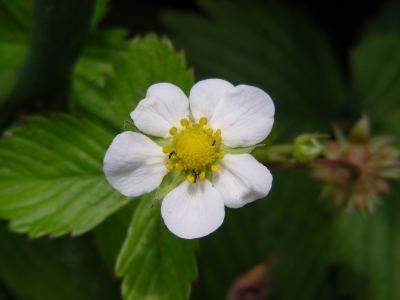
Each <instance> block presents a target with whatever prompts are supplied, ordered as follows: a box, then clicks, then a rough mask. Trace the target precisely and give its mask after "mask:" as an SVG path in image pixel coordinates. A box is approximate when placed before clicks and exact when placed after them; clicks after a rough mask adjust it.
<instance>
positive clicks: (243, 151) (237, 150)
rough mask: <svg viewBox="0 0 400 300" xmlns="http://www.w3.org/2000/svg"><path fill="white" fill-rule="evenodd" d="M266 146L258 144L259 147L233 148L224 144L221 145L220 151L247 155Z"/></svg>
mask: <svg viewBox="0 0 400 300" xmlns="http://www.w3.org/2000/svg"><path fill="white" fill-rule="evenodd" d="M264 146H265V145H264V144H257V145H253V146H248V147H238V148H231V147H228V146H226V145H224V144H221V145H220V146H219V149H220V150H221V151H224V152H225V153H226V154H247V153H250V152H251V151H253V150H254V149H256V148H258V147H264Z"/></svg>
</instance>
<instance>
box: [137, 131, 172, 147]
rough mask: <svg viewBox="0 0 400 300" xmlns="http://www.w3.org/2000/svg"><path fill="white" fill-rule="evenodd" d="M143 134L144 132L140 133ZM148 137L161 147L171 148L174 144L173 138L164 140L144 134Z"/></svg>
mask: <svg viewBox="0 0 400 300" xmlns="http://www.w3.org/2000/svg"><path fill="white" fill-rule="evenodd" d="M140 133H141V134H144V133H143V132H140ZM144 135H145V136H147V137H148V138H149V139H151V140H152V141H153V142H154V143H156V144H157V145H158V146H160V147H164V146H170V145H171V144H172V138H168V139H164V138H161V137H158V136H152V135H148V134H144Z"/></svg>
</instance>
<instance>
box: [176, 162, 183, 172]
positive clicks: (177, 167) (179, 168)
mask: <svg viewBox="0 0 400 300" xmlns="http://www.w3.org/2000/svg"><path fill="white" fill-rule="evenodd" d="M175 169H176V170H177V171H179V172H180V171H182V170H183V167H182V165H181V164H180V163H176V165H175Z"/></svg>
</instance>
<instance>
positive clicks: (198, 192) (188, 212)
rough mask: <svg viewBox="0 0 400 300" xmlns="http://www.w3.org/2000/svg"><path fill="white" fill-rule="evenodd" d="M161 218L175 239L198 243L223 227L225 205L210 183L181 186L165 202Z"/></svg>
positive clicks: (183, 184) (206, 181)
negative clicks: (199, 239)
mask: <svg viewBox="0 0 400 300" xmlns="http://www.w3.org/2000/svg"><path fill="white" fill-rule="evenodd" d="M161 215H162V217H163V218H164V222H165V225H166V226H167V227H168V229H169V230H170V231H171V232H172V233H173V234H175V235H177V236H179V237H181V238H184V239H195V238H199V237H202V236H205V235H208V234H210V233H211V232H213V231H214V230H216V229H217V228H218V227H219V226H221V224H222V222H223V221H224V217H225V209H224V202H223V201H222V199H221V195H220V194H219V193H218V192H217V191H216V190H215V189H214V188H213V186H212V184H211V182H210V181H208V180H207V179H206V180H198V181H197V182H196V183H189V182H188V181H186V180H185V181H184V182H182V183H181V184H180V185H178V187H177V188H176V189H174V190H172V191H171V192H170V193H169V194H168V195H167V196H166V197H165V198H164V200H163V202H162V205H161Z"/></svg>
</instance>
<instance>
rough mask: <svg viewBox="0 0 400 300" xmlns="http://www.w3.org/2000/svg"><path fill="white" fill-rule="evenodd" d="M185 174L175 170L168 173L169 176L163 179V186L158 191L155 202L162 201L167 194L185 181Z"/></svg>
mask: <svg viewBox="0 0 400 300" xmlns="http://www.w3.org/2000/svg"><path fill="white" fill-rule="evenodd" d="M185 179H186V178H185V173H184V172H179V171H177V170H175V169H173V170H172V171H170V172H168V174H167V175H166V176H165V177H164V178H163V181H162V182H161V185H160V186H159V188H158V189H157V191H156V195H155V197H154V201H161V200H163V199H164V198H165V196H167V194H168V193H169V192H170V191H172V190H173V189H174V188H176V187H177V186H178V185H179V184H181V183H182V182H184V181H185Z"/></svg>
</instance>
